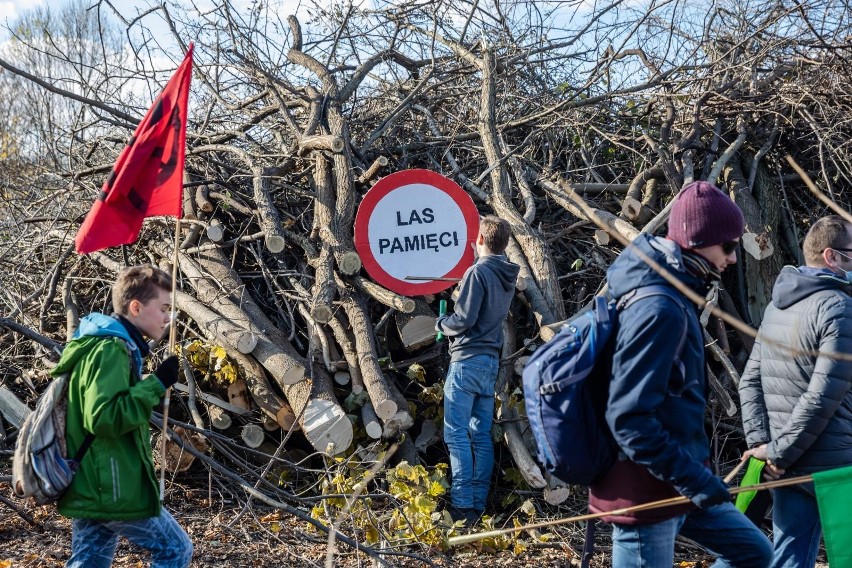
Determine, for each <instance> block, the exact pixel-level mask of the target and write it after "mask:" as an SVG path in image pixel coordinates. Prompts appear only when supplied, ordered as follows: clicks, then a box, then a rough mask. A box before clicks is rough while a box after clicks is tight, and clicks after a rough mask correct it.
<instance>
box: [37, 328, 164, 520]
mask: <svg viewBox="0 0 852 568" xmlns="http://www.w3.org/2000/svg"><path fill="white" fill-rule="evenodd" d="M93 316H94V317H93ZM90 318H91V319H90ZM87 319H88V322H86V320H87ZM109 320H112V318H108V317H107V316H104V315H102V314H92V315H91V316H87V317H86V318H84V321H82V322H81V329H86V328H87V326H86V325H84V323H87V324H88V328H89V329H91V328H92V326H93V325H94V328H95V329H94V331H92V332H91V333H92V334H91V335H87V334H85V332H84V334H83V335H81V336H79V337H77V338H76V339H74V340H72V341H71V342H70V343H68V345H67V346H66V347H65V350H64V351H63V353H62V358H61V359H60V361H59V364H58V365H57V366H56V368H55V369H54V370H53V371H52V373H53V374H54V375H56V374H59V373H63V372H68V371H70V372H71V377H70V381H69V384H68V414H67V416H66V419H65V423H66V431H65V439H66V442H67V444H68V455H74V453H75V452H76V451H77V448H79V447H80V445H81V444H82V443H83V440H84V439H85V438H86V435H87V434H88V433H92V434H94V435H95V438H94V441H93V443H92V445H91V447H90V448H89V450H88V452H87V453H86V454H85V455H84V456H83V459H82V460H81V463H80V469H79V470H78V471H77V474H76V476H75V477H74V481H73V482H72V483H71V486H70V487H69V489H68V491H67V492H66V493H65V495H63V496H62V498H61V499H60V500H59V502H58V510H59V513H60V514H61V515H64V516H66V517H71V518H87V519H98V520H127V521H129V520H138V519H144V518H149V517H156V516H158V515H159V514H160V498H159V486H158V483H157V477H156V475H155V473H154V463H153V458H152V455H151V441H150V438H151V434H150V428H149V426H148V421H149V419H150V418H151V411H152V410H153V408H154V406H155V405H156V404H157V403H158V402H159V400H160V397H161V396H162V395H163V393H165V388H164V387H163V384H162V383H161V382H160V380H159V379H158V378H157V377H156V376H155V375H148V376H147V377H145V378H144V379H141V380H139V379H138V378H137V377H139V376H140V374H139V372H138V371H139V370H140V368H141V356H140V355H139V353H138V350H137V349H136V347H135V346H134V345H133V343H132V342H131V343H129V342H128V341H127V340H128V339H130V338H129V337H127V335H126V334H127V332H126V330H124V329H123V326H122V325H121V323H119V322H118V321H117V320H112V321H109ZM112 322H114V324H113V323H112ZM119 328H120V329H119ZM128 349H130V351H135V352H134V353H132V354H131V353H130V351H129V350H128ZM131 361H133V363H135V365H134V364H133V363H131ZM132 366H136V367H137V369H136V372H134V371H133V370H132Z"/></svg>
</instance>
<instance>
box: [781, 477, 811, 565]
mask: <svg viewBox="0 0 852 568" xmlns="http://www.w3.org/2000/svg"><path fill="white" fill-rule="evenodd" d="M809 485H810V487H811V488H812V487H813V484H809ZM811 490H813V489H811ZM821 535H822V523H821V522H820V520H819V509H818V508H817V501H816V496H815V495H809V494H808V493H805V492H804V491H801V490H800V489H798V488H796V487H779V488H778V489H773V490H772V540H773V541H774V544H775V558H773V559H772V568H813V566H815V565H816V559H817V554H818V553H819V540H820V536H821Z"/></svg>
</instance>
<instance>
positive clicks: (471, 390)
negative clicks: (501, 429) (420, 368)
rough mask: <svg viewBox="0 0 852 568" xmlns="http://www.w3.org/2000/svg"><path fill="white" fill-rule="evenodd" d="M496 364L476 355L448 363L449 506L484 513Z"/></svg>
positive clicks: (491, 453) (446, 437) (491, 447)
mask: <svg viewBox="0 0 852 568" xmlns="http://www.w3.org/2000/svg"><path fill="white" fill-rule="evenodd" d="M498 368H499V360H498V359H497V357H493V356H490V355H477V356H474V357H470V358H468V359H464V360H462V361H454V362H452V363H450V368H449V369H448V370H447V379H446V381H445V382H444V441H445V442H446V443H447V449H449V451H450V471H452V474H453V479H452V488H451V490H450V496H451V499H452V503H453V506H455V507H457V508H459V509H475V510H477V511H480V512H481V511H483V510H485V501H486V499H487V498H488V488H489V485H490V484H491V470H492V469H493V468H494V443H493V442H492V441H491V424H492V422H493V420H494V383H495V382H496V380H497V369H498Z"/></svg>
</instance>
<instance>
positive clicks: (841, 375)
mask: <svg viewBox="0 0 852 568" xmlns="http://www.w3.org/2000/svg"><path fill="white" fill-rule="evenodd" d="M804 256H805V262H806V266H803V267H799V268H795V267H792V266H786V267H784V269H783V270H782V271H781V274H780V275H779V276H778V279H777V280H776V282H775V286H774V287H773V289H772V302H771V303H770V304H769V306H768V307H767V308H766V313H765V315H764V318H763V323H762V325H761V327H760V332H759V334H758V337H757V341H756V342H755V345H754V349H753V350H752V353H751V357H750V358H749V361H748V364H747V365H746V369H745V372H744V374H743V376H742V379H741V380H740V385H739V392H740V400H741V403H742V414H743V425H744V427H745V432H746V442H747V444H748V446H749V447H750V448H751V449H750V450H749V451H747V452H746V453H745V457H754V458H756V459H760V460H763V461H765V462H766V466H765V468H764V473H765V476H766V477H768V478H770V479H777V478H779V477H792V476H796V475H803V474H808V473H813V472H817V471H823V470H828V469H834V468H836V467H841V466H847V465H850V464H852V361H850V360H844V359H841V358H837V357H833V356H832V354H836V353H845V354H847V355H848V354H849V353H850V351H852V296H850V293H852V284H850V282H852V224H849V223H846V222H845V221H844V220H843V219H842V218H841V217H838V216H834V215H832V216H829V217H823V218H821V219H819V220H818V221H817V222H816V223H814V225H813V227H811V230H810V231H809V232H808V234H807V236H806V237H805V242H804ZM772 498H773V513H772V523H773V540H774V543H773V545H774V549H775V550H774V560H773V563H772V566H773V567H807V566H814V565H815V564H816V557H817V553H818V551H819V541H820V534H821V526H820V520H819V511H818V509H817V503H816V498H815V496H814V493H813V484H808V485H804V486H793V487H784V488H778V489H774V490H772Z"/></svg>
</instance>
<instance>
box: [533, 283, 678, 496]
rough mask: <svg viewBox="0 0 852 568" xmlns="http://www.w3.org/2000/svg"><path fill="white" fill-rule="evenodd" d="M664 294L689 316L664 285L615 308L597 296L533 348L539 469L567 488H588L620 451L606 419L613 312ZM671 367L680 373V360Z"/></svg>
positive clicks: (640, 290)
mask: <svg viewBox="0 0 852 568" xmlns="http://www.w3.org/2000/svg"><path fill="white" fill-rule="evenodd" d="M661 295H662V296H669V297H670V298H673V299H674V300H675V301H677V303H678V304H679V305H680V306H681V308H683V309H684V310H686V308H685V306H684V303H683V299H682V298H681V295H680V294H679V293H678V292H677V291H676V290H674V289H673V288H671V287H669V286H664V285H653V286H643V287H640V288H637V289H636V290H634V291H633V292H631V293H630V294H629V295H628V296H626V297H624V298H622V299H621V300H619V301H618V302H616V301H614V300H609V301H608V300H607V299H606V298H602V297H596V298H595V301H594V306H593V307H592V309H591V310H590V311H587V312H584V313H583V314H581V315H580V316H578V317H577V318H575V319H574V320H573V321H571V322H570V323H568V324H567V325H565V327H563V328H562V330H560V331H559V333H557V334H556V336H555V337H554V338H553V339H551V340H550V341H549V342H547V343H545V344H544V345H542V346H541V347H540V348H539V349H537V350H536V351H535V352H534V353H533V354H532V356H531V357H530V359H529V361H527V364H526V366H525V367H524V371H523V385H524V404H525V406H526V410H527V419H528V420H529V423H530V430H532V434H533V437H534V438H535V442H536V446H537V447H538V459H539V462H541V463H542V464H543V465H544V467H545V468H546V469H547V470H548V471H549V472H550V473H552V474H553V475H554V476H556V477H558V478H559V479H561V480H562V481H564V482H566V483H571V484H575V485H591V484H592V483H594V482H595V481H597V480H598V479H599V478H600V477H602V476H603V475H604V474H605V473H606V472H607V471H609V468H610V467H611V466H612V464H613V463H615V459H616V457H617V456H618V447H617V445H616V443H615V440H614V439H613V437H612V434H611V433H610V430H609V426H608V425H607V424H606V420H605V418H604V416H605V413H606V404H607V397H608V394H609V381H610V375H611V372H612V354H613V347H612V341H611V339H612V331H613V328H614V324H615V318H616V317H617V316H618V312H619V311H621V310H623V309H625V308H627V307H628V306H630V305H632V304H633V303H634V302H636V301H638V300H641V299H642V298H647V297H649V296H661ZM687 325H688V319H687V318H684V326H683V331H682V332H681V338H680V343H679V344H678V348H677V351H676V355H675V360H674V364H675V365H676V366H678V368H679V371H680V373H681V376H683V374H684V368H683V363H682V362H681V361H680V354H681V351H683V346H684V344H685V342H686V335H687Z"/></svg>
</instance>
